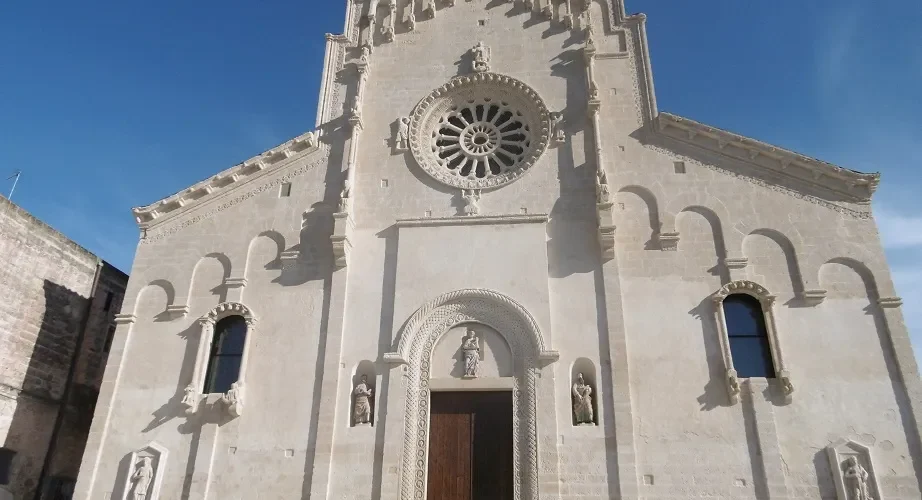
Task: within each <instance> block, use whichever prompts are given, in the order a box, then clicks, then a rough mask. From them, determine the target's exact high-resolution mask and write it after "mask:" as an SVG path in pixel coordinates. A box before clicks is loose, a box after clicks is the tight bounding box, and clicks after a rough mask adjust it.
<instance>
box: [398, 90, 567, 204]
mask: <svg viewBox="0 0 922 500" xmlns="http://www.w3.org/2000/svg"><path fill="white" fill-rule="evenodd" d="M549 130H550V117H549V114H548V112H547V108H546V107H545V106H544V103H543V102H542V101H541V98H540V97H538V95H537V93H535V91H534V90H532V89H530V88H529V87H527V86H526V85H525V84H523V83H522V82H519V81H518V80H515V79H513V78H509V77H506V76H502V75H497V74H493V73H480V74H476V75H470V76H463V77H457V78H454V79H453V80H451V81H450V82H449V83H448V84H446V85H444V86H443V87H441V88H439V89H437V90H435V91H434V92H432V94H430V95H429V96H428V97H426V98H425V99H423V100H422V101H421V102H420V103H419V105H417V107H416V109H415V110H414V112H413V116H412V117H411V123H410V148H411V150H412V151H413V156H414V157H415V158H416V160H417V161H418V162H419V164H420V166H421V167H422V168H423V170H425V171H426V172H427V173H428V174H429V175H431V176H432V177H433V178H435V179H436V180H438V181H439V182H442V183H444V184H448V185H450V186H454V187H460V188H466V189H472V188H490V187H498V186H501V185H503V184H506V183H509V182H512V181H514V180H515V179H517V178H518V177H519V176H520V175H521V174H523V173H524V172H525V171H526V170H527V169H528V168H529V167H531V166H532V165H533V164H534V163H535V161H537V159H538V158H539V157H540V156H541V154H542V153H543V152H544V150H545V149H546V148H547V143H548V133H549Z"/></svg>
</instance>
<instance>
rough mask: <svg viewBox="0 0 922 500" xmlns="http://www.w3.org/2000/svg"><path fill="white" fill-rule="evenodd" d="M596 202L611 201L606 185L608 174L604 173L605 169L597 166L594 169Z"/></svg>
mask: <svg viewBox="0 0 922 500" xmlns="http://www.w3.org/2000/svg"><path fill="white" fill-rule="evenodd" d="M595 181H596V185H595V190H596V193H595V194H596V202H597V203H608V202H609V201H611V191H610V190H609V187H608V175H606V174H605V169H604V168H601V167H599V169H598V170H597V171H596V179H595Z"/></svg>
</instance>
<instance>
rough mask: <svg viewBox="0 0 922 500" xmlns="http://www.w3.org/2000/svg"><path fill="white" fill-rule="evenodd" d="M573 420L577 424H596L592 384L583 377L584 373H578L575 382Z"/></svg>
mask: <svg viewBox="0 0 922 500" xmlns="http://www.w3.org/2000/svg"><path fill="white" fill-rule="evenodd" d="M572 392H573V421H574V422H575V423H576V425H593V424H595V415H593V411H592V386H590V385H589V384H587V383H586V381H585V379H583V374H582V373H580V374H577V376H576V381H575V382H574V383H573V391H572Z"/></svg>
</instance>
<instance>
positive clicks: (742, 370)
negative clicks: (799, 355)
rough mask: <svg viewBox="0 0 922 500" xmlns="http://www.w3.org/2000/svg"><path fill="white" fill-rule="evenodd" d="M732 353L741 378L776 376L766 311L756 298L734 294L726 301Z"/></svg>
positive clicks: (724, 303)
mask: <svg viewBox="0 0 922 500" xmlns="http://www.w3.org/2000/svg"><path fill="white" fill-rule="evenodd" d="M723 308H724V315H725V317H726V320H727V337H729V338H730V355H731V356H732V357H733V367H734V368H735V369H736V373H737V374H738V376H739V377H743V378H747V377H766V378H774V377H775V368H774V365H773V364H772V353H771V352H772V351H771V344H770V343H769V340H768V332H767V330H766V329H765V314H764V312H763V311H762V305H761V304H760V303H759V300H758V299H756V298H755V297H753V296H751V295H747V294H734V295H730V296H728V297H727V298H725V299H724V301H723Z"/></svg>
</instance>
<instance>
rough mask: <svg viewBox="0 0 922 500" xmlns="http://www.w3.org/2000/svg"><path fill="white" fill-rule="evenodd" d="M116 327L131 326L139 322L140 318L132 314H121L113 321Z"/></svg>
mask: <svg viewBox="0 0 922 500" xmlns="http://www.w3.org/2000/svg"><path fill="white" fill-rule="evenodd" d="M112 321H113V322H114V323H115V324H116V325H130V324H132V323H134V322H136V321H138V317H137V316H136V315H134V314H132V313H119V314H116V315H115V318H113V320H112Z"/></svg>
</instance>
